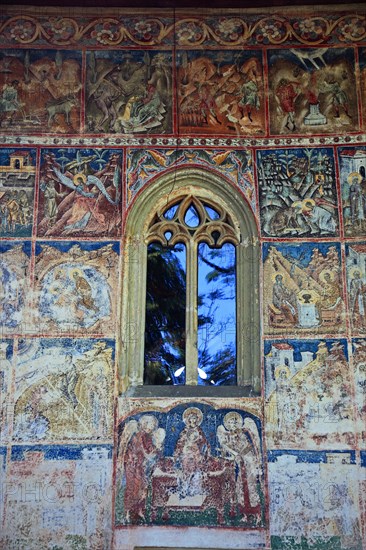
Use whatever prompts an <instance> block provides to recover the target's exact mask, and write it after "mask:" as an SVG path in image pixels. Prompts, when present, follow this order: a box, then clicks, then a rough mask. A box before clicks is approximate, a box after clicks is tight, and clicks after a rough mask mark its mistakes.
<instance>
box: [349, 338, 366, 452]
mask: <svg viewBox="0 0 366 550" xmlns="http://www.w3.org/2000/svg"><path fill="white" fill-rule="evenodd" d="M352 359H353V368H354V373H355V386H356V395H355V403H356V412H357V428H358V429H357V431H358V436H359V439H360V445H361V446H362V448H366V340H363V339H357V340H356V339H355V340H353V341H352Z"/></svg>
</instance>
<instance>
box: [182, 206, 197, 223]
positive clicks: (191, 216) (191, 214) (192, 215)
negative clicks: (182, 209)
mask: <svg viewBox="0 0 366 550" xmlns="http://www.w3.org/2000/svg"><path fill="white" fill-rule="evenodd" d="M184 222H185V223H186V224H187V225H188V227H198V226H199V224H200V217H199V215H198V212H197V210H196V208H195V207H194V206H193V205H191V206H190V207H189V208H188V210H187V212H186V213H185V216H184Z"/></svg>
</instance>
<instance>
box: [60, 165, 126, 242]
mask: <svg viewBox="0 0 366 550" xmlns="http://www.w3.org/2000/svg"><path fill="white" fill-rule="evenodd" d="M53 171H54V173H55V174H56V176H57V178H58V180H59V182H60V183H61V184H62V185H64V186H65V187H68V188H69V189H71V190H72V191H75V198H74V202H73V205H72V209H71V216H70V217H69V218H68V220H67V221H68V224H67V225H66V226H65V227H64V233H71V232H73V231H75V230H82V229H85V227H86V226H87V224H88V222H89V220H90V218H91V217H92V216H93V217H94V218H95V219H96V220H97V221H98V222H99V223H100V224H102V225H104V224H105V221H106V219H105V215H104V214H103V213H102V212H100V211H99V210H98V209H97V204H98V200H99V198H100V197H101V196H103V197H104V198H105V199H106V200H107V201H108V202H109V203H110V204H111V205H113V206H117V205H118V203H119V200H120V193H119V169H118V168H117V169H116V170H115V172H114V175H113V186H114V187H115V189H116V195H115V197H116V198H115V199H112V197H111V196H110V195H109V193H108V191H107V189H106V188H105V186H104V184H103V182H102V180H101V179H100V178H98V177H97V176H94V175H91V174H89V175H88V176H86V175H85V174H84V173H83V172H78V173H77V174H75V175H74V177H73V179H71V178H70V177H68V176H67V175H66V174H63V173H62V172H60V170H58V169H57V168H55V167H53Z"/></svg>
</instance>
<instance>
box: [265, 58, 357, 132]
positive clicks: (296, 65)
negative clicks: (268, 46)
mask: <svg viewBox="0 0 366 550" xmlns="http://www.w3.org/2000/svg"><path fill="white" fill-rule="evenodd" d="M267 57H268V67H269V72H268V81H269V86H270V93H269V113H270V132H271V134H324V133H333V132H334V133H337V132H338V133H339V132H340V131H342V132H347V131H355V130H357V129H358V128H359V120H358V108H357V82H356V67H355V55H354V50H353V49H351V48H327V47H322V48H290V49H286V50H282V49H279V50H268V52H267Z"/></svg>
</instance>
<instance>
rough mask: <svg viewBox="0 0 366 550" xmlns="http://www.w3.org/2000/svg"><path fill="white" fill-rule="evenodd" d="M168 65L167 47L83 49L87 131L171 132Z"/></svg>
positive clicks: (127, 132) (120, 132)
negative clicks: (84, 54) (115, 49)
mask: <svg viewBox="0 0 366 550" xmlns="http://www.w3.org/2000/svg"><path fill="white" fill-rule="evenodd" d="M171 65H172V59H171V55H170V54H168V53H166V52H159V51H154V52H151V51H148V50H145V51H141V50H131V51H113V50H104V51H102V50H100V51H90V52H87V73H86V78H87V87H86V90H87V97H86V121H87V123H86V132H87V133H93V134H100V133H105V132H107V133H119V134H132V133H149V134H151V133H153V134H165V133H171V131H172V88H171V85H172V75H171Z"/></svg>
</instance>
